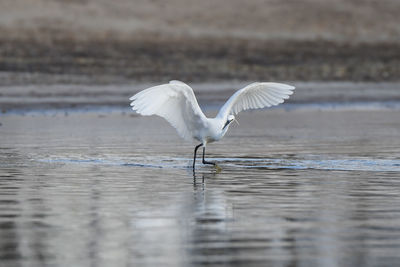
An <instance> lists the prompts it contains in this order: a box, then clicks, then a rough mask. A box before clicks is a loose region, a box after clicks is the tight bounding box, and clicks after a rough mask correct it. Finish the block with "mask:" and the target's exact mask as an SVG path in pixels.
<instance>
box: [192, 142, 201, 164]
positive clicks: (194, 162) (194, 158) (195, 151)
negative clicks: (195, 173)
mask: <svg viewBox="0 0 400 267" xmlns="http://www.w3.org/2000/svg"><path fill="white" fill-rule="evenodd" d="M202 145H203V144H200V145H197V146H196V147H195V148H194V156H193V169H194V166H195V165H196V153H197V149H199V147H201V146H202Z"/></svg>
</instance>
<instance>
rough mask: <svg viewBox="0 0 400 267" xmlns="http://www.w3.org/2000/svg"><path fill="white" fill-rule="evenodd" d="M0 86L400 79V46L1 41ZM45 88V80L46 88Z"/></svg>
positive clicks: (184, 40)
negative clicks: (137, 82)
mask: <svg viewBox="0 0 400 267" xmlns="http://www.w3.org/2000/svg"><path fill="white" fill-rule="evenodd" d="M0 59H1V60H0V71H1V72H7V73H11V74H12V75H8V76H7V75H6V76H4V75H3V77H2V79H1V81H0V84H2V85H11V84H13V85H15V84H26V83H29V84H42V83H43V81H42V77H43V75H45V76H46V75H47V76H49V77H51V78H49V79H48V82H50V83H51V82H52V80H53V81H54V82H56V83H59V82H61V83H87V84H93V83H95V84H115V83H126V82H129V81H133V80H134V81H166V80H170V79H177V78H179V79H181V80H185V81H191V82H199V81H222V80H274V81H283V80H284V81H287V80H302V81H349V80H351V81H398V80H399V79H400V46H399V45H398V44H396V43H370V44H367V43H358V44H343V43H338V42H328V41H263V40H244V39H238V38H224V39H223V38H161V37H160V38H157V37H151V38H143V39H140V40H137V39H112V36H110V39H108V38H104V39H98V40H94V39H91V40H75V39H68V38H60V39H57V38H55V39H54V40H50V41H49V40H47V41H43V40H37V39H21V40H20V39H15V40H9V39H0ZM45 83H46V82H45Z"/></svg>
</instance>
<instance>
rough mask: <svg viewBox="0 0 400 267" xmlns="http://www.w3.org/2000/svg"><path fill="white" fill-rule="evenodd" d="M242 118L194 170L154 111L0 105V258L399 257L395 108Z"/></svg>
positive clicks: (6, 261)
mask: <svg viewBox="0 0 400 267" xmlns="http://www.w3.org/2000/svg"><path fill="white" fill-rule="evenodd" d="M239 122H240V126H233V127H232V128H231V129H230V131H229V133H228V136H227V137H226V138H225V139H223V141H221V142H220V143H216V144H212V145H210V146H209V147H208V148H207V157H209V158H210V160H214V161H216V162H217V164H218V165H219V166H220V167H221V170H217V169H215V168H213V167H209V166H203V165H201V162H200V161H198V162H197V166H198V167H197V169H196V172H195V173H193V171H192V170H191V169H190V166H191V164H192V161H191V160H192V151H193V148H194V146H193V145H192V144H189V143H182V142H181V141H180V139H179V138H178V137H177V135H176V134H175V132H174V129H173V128H171V127H170V126H169V125H168V124H167V123H166V122H164V121H163V120H161V119H158V118H153V117H151V118H149V117H146V118H144V117H139V116H133V115H131V114H130V113H129V112H127V113H125V112H122V113H121V112H104V111H103V112H100V113H99V112H84V113H80V112H78V113H74V114H67V113H66V114H64V113H54V114H49V113H44V114H42V113H37V114H25V115H23V114H22V115H21V114H9V115H5V116H2V117H1V118H0V123H1V126H0V176H1V177H0V262H1V266H25V265H26V266H157V265H163V266H165V265H166V266H188V265H201V264H209V265H224V264H225V265H237V266H241V265H243V266H248V265H249V263H251V264H253V265H260V266H266V265H272V266H293V265H300V266H393V265H396V264H398V262H399V261H400V256H399V253H398V252H399V251H400V208H399V207H400V182H399V177H400V141H399V140H400V139H399V131H400V121H399V120H398V110H390V109H385V110H379V109H374V110H349V109H345V110H316V109H293V110H289V111H285V110H284V109H275V110H267V111H261V112H248V113H243V114H241V115H240V117H239Z"/></svg>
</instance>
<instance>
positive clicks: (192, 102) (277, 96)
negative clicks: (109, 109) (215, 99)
mask: <svg viewBox="0 0 400 267" xmlns="http://www.w3.org/2000/svg"><path fill="white" fill-rule="evenodd" d="M294 89H295V87H294V86H291V85H288V84H283V83H274V82H254V83H251V84H249V85H247V86H245V87H244V88H242V89H240V90H238V91H236V92H235V93H234V94H233V95H232V96H231V97H230V98H229V99H228V101H226V103H225V104H224V105H223V106H222V107H221V109H220V110H219V112H218V114H217V116H216V117H215V118H207V117H206V116H205V115H204V113H203V111H202V110H201V108H200V106H199V104H198V102H197V99H196V96H195V95H194V92H193V89H192V88H191V87H190V86H189V85H187V84H186V83H184V82H181V81H178V80H172V81H170V82H169V83H167V84H161V85H157V86H153V87H150V88H147V89H144V90H142V91H140V92H138V93H137V94H135V95H134V96H132V97H130V98H129V100H131V101H132V102H131V103H130V106H131V108H132V110H133V111H135V112H136V113H138V114H141V115H143V116H150V115H158V116H160V117H162V118H164V119H166V120H167V121H168V122H169V123H170V124H171V125H172V126H173V127H174V128H175V129H176V131H177V132H178V134H179V136H181V137H182V138H183V139H185V140H187V141H198V142H200V144H198V145H196V146H195V148H194V153H193V165H192V167H193V170H194V169H195V164H196V154H197V150H198V149H199V148H200V147H203V160H202V163H203V164H210V165H216V164H215V162H210V161H207V160H205V158H204V157H205V153H206V146H207V144H210V143H212V142H216V141H219V140H221V138H222V137H224V135H225V134H226V132H227V131H228V129H229V126H230V125H231V123H232V122H233V121H235V115H237V114H238V113H239V112H241V111H244V110H249V109H260V108H266V107H271V106H276V105H279V104H281V103H283V102H284V101H285V100H286V99H288V98H289V96H290V95H292V94H293V91H294Z"/></svg>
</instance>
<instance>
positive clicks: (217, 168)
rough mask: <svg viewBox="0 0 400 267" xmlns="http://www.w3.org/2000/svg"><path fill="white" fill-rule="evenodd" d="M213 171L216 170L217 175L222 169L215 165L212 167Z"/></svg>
mask: <svg viewBox="0 0 400 267" xmlns="http://www.w3.org/2000/svg"><path fill="white" fill-rule="evenodd" d="M214 166H215V169H216V170H217V173H220V172H221V171H222V168H221V167H220V166H218V165H217V164H215V165H214Z"/></svg>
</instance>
